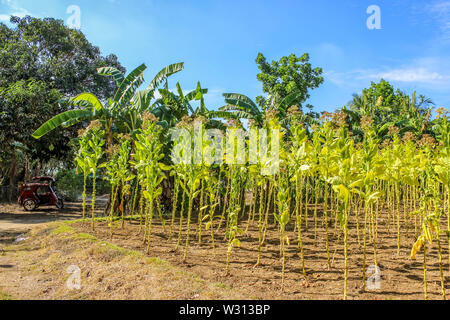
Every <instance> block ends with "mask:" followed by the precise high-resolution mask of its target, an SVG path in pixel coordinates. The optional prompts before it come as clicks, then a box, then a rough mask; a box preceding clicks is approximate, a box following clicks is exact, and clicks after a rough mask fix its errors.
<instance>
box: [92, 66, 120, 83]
mask: <svg viewBox="0 0 450 320" xmlns="http://www.w3.org/2000/svg"><path fill="white" fill-rule="evenodd" d="M97 73H98V74H99V75H101V76H111V77H113V78H114V80H115V81H116V83H117V86H118V87H119V86H120V84H121V83H122V82H123V80H124V79H125V76H124V75H123V73H122V72H120V70H118V69H116V68H114V67H106V68H98V69H97Z"/></svg>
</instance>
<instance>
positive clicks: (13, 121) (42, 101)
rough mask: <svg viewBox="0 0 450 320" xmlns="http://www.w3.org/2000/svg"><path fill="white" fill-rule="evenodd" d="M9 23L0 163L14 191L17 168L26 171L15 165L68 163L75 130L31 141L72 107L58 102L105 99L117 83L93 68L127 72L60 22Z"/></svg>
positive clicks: (0, 71) (1, 71) (3, 39)
mask: <svg viewBox="0 0 450 320" xmlns="http://www.w3.org/2000/svg"><path fill="white" fill-rule="evenodd" d="M11 24H12V26H11V27H9V26H7V25H6V24H3V23H0V147H1V150H0V154H1V155H0V161H2V166H3V167H7V168H11V169H8V171H9V176H10V186H13V184H14V183H15V177H16V174H17V173H20V172H22V171H20V167H21V166H22V167H23V166H25V167H26V165H25V163H17V162H20V161H21V160H23V159H27V162H28V160H30V161H33V160H35V161H38V162H43V161H47V160H49V159H50V158H52V159H56V160H65V159H67V160H69V159H71V158H72V156H71V154H70V152H71V148H70V146H69V142H70V140H71V139H72V138H73V137H75V136H76V132H77V127H73V128H72V129H71V130H67V131H64V132H55V133H54V134H51V135H49V136H47V137H45V139H42V140H39V141H37V140H35V139H33V138H32V136H31V134H32V133H33V131H34V130H35V129H36V128H37V127H38V126H39V125H40V124H41V123H43V122H45V121H47V120H48V119H50V118H52V117H53V116H54V115H55V114H58V113H61V112H65V111H68V110H70V109H71V108H73V106H71V105H69V104H66V103H63V102H62V101H61V99H62V98H66V97H70V96H72V95H75V94H78V93H81V92H85V91H89V92H93V93H95V94H96V95H97V96H98V97H99V98H100V99H106V98H107V97H109V96H111V95H112V94H113V93H114V92H115V91H116V89H117V84H116V82H115V81H114V80H113V79H111V78H107V77H103V76H101V75H99V74H98V73H97V69H98V68H101V67H106V66H111V67H115V68H116V69H118V70H120V71H122V72H125V68H124V67H122V65H121V64H120V63H119V62H118V58H117V57H116V56H115V55H113V54H111V55H108V56H106V57H104V56H102V55H101V52H100V49H99V48H98V47H96V46H94V45H93V44H91V43H90V42H89V41H88V40H87V39H86V37H85V36H84V34H83V33H82V32H80V31H78V30H73V29H70V28H68V27H66V26H65V25H64V22H63V21H62V20H56V19H53V18H44V19H38V18H33V17H29V16H27V17H25V18H19V17H11ZM18 153H20V154H18ZM16 164H17V165H16ZM16 167H17V170H16ZM26 170H28V168H25V170H24V171H26ZM22 173H23V172H22ZM25 174H26V173H25ZM2 175H3V176H4V175H5V172H3V173H2Z"/></svg>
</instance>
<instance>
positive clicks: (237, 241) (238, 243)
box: [231, 238, 241, 248]
mask: <svg viewBox="0 0 450 320" xmlns="http://www.w3.org/2000/svg"><path fill="white" fill-rule="evenodd" d="M231 245H232V246H237V247H239V248H240V247H241V241H240V240H239V239H237V238H234V239H233V241H232V242H231Z"/></svg>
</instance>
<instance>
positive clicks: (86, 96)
mask: <svg viewBox="0 0 450 320" xmlns="http://www.w3.org/2000/svg"><path fill="white" fill-rule="evenodd" d="M73 101H74V102H77V101H86V102H88V103H90V104H91V105H92V106H93V107H94V108H95V110H97V111H102V110H103V109H104V108H105V107H104V106H103V104H102V103H101V102H100V100H98V98H97V97H96V96H95V95H93V94H92V93H82V94H80V95H78V96H76V97H75V98H74V99H73Z"/></svg>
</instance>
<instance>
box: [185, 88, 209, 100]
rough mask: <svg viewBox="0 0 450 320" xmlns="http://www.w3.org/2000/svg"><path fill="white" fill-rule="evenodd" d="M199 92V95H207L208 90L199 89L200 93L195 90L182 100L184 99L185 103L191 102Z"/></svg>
mask: <svg viewBox="0 0 450 320" xmlns="http://www.w3.org/2000/svg"><path fill="white" fill-rule="evenodd" d="M199 92H201V94H207V93H208V89H200V91H198V90H197V89H195V90H193V91H191V92H189V93H188V94H187V95H186V96H185V97H184V98H185V99H186V101H192V100H194V99H195V97H196V96H197V94H198V93H199Z"/></svg>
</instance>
